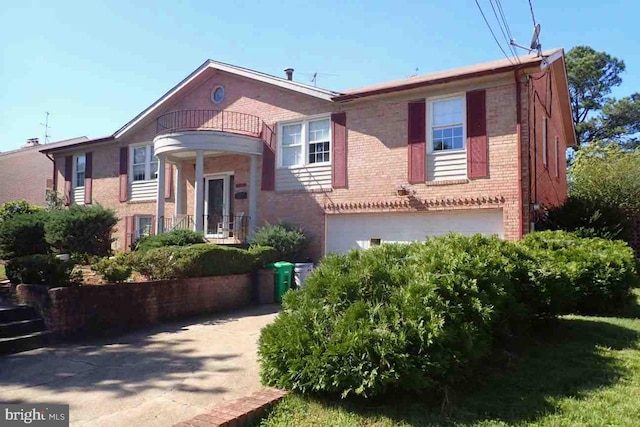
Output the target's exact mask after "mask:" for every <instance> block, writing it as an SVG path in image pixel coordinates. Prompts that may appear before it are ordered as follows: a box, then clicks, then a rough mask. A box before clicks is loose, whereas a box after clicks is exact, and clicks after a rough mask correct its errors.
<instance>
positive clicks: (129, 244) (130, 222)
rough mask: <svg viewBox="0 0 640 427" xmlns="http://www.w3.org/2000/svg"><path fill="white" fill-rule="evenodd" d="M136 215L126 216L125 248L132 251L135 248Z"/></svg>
mask: <svg viewBox="0 0 640 427" xmlns="http://www.w3.org/2000/svg"><path fill="white" fill-rule="evenodd" d="M135 227H136V225H135V217H134V216H132V215H131V216H126V217H125V218H124V250H125V251H130V250H132V249H133V233H134V231H135Z"/></svg>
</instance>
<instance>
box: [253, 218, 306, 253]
mask: <svg viewBox="0 0 640 427" xmlns="http://www.w3.org/2000/svg"><path fill="white" fill-rule="evenodd" d="M252 243H253V244H256V245H260V246H270V247H272V248H274V249H275V250H276V251H278V258H279V259H278V261H292V262H293V261H298V260H299V257H300V256H302V253H303V252H304V250H305V249H307V247H308V246H309V239H308V238H307V236H306V235H305V233H304V230H303V229H302V227H300V226H298V225H293V224H288V223H285V222H281V223H278V224H267V225H264V226H262V227H260V228H258V229H257V230H256V233H255V236H254V238H253V242H252Z"/></svg>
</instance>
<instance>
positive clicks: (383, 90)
mask: <svg viewBox="0 0 640 427" xmlns="http://www.w3.org/2000/svg"><path fill="white" fill-rule="evenodd" d="M542 59H543V58H542V57H541V58H539V59H537V60H533V61H531V62H528V63H526V64H509V65H505V66H502V67H496V68H491V69H488V70H479V71H473V72H470V73H463V74H458V75H454V76H446V77H440V78H435V79H432V80H424V81H421V82H415V83H404V84H399V85H397V86H392V87H386V88H380V89H373V90H365V91H362V92H355V93H349V94H346V95H338V96H335V97H333V100H334V101H335V102H344V101H351V100H354V99H360V98H366V97H370V96H375V95H385V94H388V93H394V92H402V91H405V90H411V89H418V88H422V87H428V86H434V85H439V84H445V83H451V82H454V81H458V80H466V79H471V78H475V77H485V76H490V75H492V74H500V73H506V72H513V71H515V70H520V69H523V68H529V67H536V66H539V65H540V64H541V63H542Z"/></svg>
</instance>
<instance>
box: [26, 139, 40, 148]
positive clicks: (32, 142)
mask: <svg viewBox="0 0 640 427" xmlns="http://www.w3.org/2000/svg"><path fill="white" fill-rule="evenodd" d="M36 145H40V141H39V140H38V138H29V139H27V142H26V143H25V144H24V145H23V146H22V148H27V147H35V146H36Z"/></svg>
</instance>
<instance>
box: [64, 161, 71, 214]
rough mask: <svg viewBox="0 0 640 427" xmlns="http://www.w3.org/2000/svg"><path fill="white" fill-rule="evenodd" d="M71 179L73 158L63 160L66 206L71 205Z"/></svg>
mask: <svg viewBox="0 0 640 427" xmlns="http://www.w3.org/2000/svg"><path fill="white" fill-rule="evenodd" d="M72 178H73V156H66V157H65V158H64V197H65V199H66V204H67V205H71V201H72V200H73V199H72V198H71V188H72V187H71V182H72V181H71V180H72Z"/></svg>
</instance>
